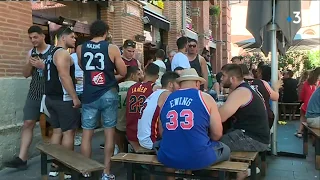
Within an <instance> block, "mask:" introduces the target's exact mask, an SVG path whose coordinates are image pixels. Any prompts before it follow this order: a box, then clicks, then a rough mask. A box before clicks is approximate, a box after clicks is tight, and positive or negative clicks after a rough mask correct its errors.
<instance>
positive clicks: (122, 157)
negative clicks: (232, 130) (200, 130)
mask: <svg viewBox="0 0 320 180" xmlns="http://www.w3.org/2000/svg"><path fill="white" fill-rule="evenodd" d="M111 161H113V162H122V163H126V164H127V165H128V166H127V179H128V180H133V179H134V175H135V174H136V173H139V172H138V171H137V170H136V169H135V168H134V165H136V164H139V165H151V166H163V164H161V163H160V162H159V161H158V159H157V156H156V155H146V154H134V153H119V154H117V155H115V156H113V157H111ZM248 168H249V164H248V163H243V162H231V161H224V162H221V163H218V164H215V165H212V166H210V167H208V168H206V170H211V171H212V170H215V171H219V172H242V171H246V170H247V169H248ZM148 173H149V174H155V175H162V176H176V177H184V178H196V179H211V180H212V178H213V177H208V176H207V175H206V176H193V175H187V174H175V173H168V172H163V171H159V170H157V171H156V170H154V169H152V170H148ZM219 179H225V176H224V173H222V174H221V173H219Z"/></svg>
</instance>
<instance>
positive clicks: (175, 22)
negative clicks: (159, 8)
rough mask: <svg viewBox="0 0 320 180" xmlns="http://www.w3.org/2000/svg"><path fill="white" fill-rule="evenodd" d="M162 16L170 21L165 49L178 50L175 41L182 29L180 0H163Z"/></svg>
mask: <svg viewBox="0 0 320 180" xmlns="http://www.w3.org/2000/svg"><path fill="white" fill-rule="evenodd" d="M164 7H165V8H164V13H163V14H164V16H166V17H167V18H168V20H169V21H170V23H171V24H170V30H169V32H168V48H167V50H176V51H177V50H178V49H177V45H176V41H177V39H178V38H179V37H180V36H181V29H182V11H181V9H182V2H181V1H165V2H164Z"/></svg>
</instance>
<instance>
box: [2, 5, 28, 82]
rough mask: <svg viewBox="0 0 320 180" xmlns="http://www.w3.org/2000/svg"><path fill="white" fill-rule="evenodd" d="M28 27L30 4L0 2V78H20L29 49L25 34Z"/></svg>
mask: <svg viewBox="0 0 320 180" xmlns="http://www.w3.org/2000/svg"><path fill="white" fill-rule="evenodd" d="M30 25H32V10H31V3H30V2H0V77H10V76H22V73H21V71H22V67H23V66H24V64H25V56H26V54H27V52H28V50H30V48H31V44H30V41H29V38H28V34H27V30H28V28H29V27H30Z"/></svg>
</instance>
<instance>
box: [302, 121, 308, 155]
mask: <svg viewBox="0 0 320 180" xmlns="http://www.w3.org/2000/svg"><path fill="white" fill-rule="evenodd" d="M303 154H304V155H308V128H306V127H305V126H304V125H303Z"/></svg>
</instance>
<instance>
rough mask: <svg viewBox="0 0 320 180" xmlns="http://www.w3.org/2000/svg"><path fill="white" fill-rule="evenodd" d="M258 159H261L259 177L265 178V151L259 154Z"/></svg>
mask: <svg viewBox="0 0 320 180" xmlns="http://www.w3.org/2000/svg"><path fill="white" fill-rule="evenodd" d="M260 157H261V175H262V176H265V175H266V170H267V162H266V159H267V151H264V152H260Z"/></svg>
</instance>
